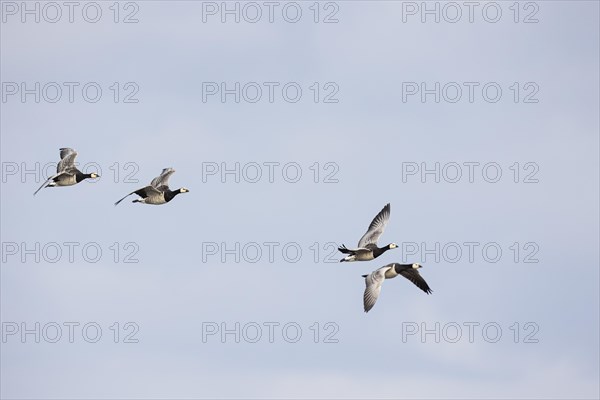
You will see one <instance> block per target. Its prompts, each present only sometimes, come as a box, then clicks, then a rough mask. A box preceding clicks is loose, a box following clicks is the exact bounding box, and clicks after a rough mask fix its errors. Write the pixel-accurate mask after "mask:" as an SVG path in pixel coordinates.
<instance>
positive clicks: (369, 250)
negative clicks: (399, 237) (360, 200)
mask: <svg viewBox="0 0 600 400" xmlns="http://www.w3.org/2000/svg"><path fill="white" fill-rule="evenodd" d="M389 219H390V203H388V204H386V205H385V207H383V209H382V210H381V211H380V212H379V214H377V215H376V216H375V218H373V221H372V222H371V225H369V229H368V230H367V233H365V234H364V235H363V237H362V238H360V240H359V242H358V248H356V249H348V248H347V247H346V245H344V244H343V245H341V246H340V247H338V250H339V251H341V252H342V253H344V254H349V256H346V257H344V258H342V259H341V260H340V262H344V261H369V260H373V259H375V258H377V257H379V256H380V255H382V254H383V253H385V252H386V251H388V250H389V249H395V248H396V247H398V245H397V244H396V243H390V244H388V245H387V246H384V247H377V240H378V239H379V236H381V234H382V233H383V230H384V229H385V226H386V225H387V222H388V220H389Z"/></svg>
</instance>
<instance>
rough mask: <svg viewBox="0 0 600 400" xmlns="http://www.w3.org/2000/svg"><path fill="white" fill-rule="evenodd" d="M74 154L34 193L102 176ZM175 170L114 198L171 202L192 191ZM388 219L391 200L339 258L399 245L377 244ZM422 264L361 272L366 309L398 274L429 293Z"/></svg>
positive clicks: (368, 256) (65, 152)
mask: <svg viewBox="0 0 600 400" xmlns="http://www.w3.org/2000/svg"><path fill="white" fill-rule="evenodd" d="M75 157H77V152H76V151H75V150H73V149H71V148H62V149H60V161H59V162H58V165H57V167H56V174H54V175H52V176H51V177H49V178H48V179H47V180H46V181H45V182H44V183H43V184H42V186H40V187H39V189H38V190H36V191H35V193H33V194H34V195H35V194H36V193H37V192H39V191H40V190H41V189H42V188H45V187H55V186H72V185H76V184H78V183H79V182H82V181H83V180H84V179H95V178H99V177H100V175H98V174H97V173H90V174H84V173H83V172H81V171H80V170H78V169H77V167H75ZM174 172H175V170H174V169H173V168H165V169H163V171H162V172H161V174H160V175H159V176H157V177H156V178H154V179H153V180H152V181H151V182H150V184H149V185H148V186H145V187H143V188H141V189H138V190H134V191H133V192H131V193H129V194H128V195H126V196H124V197H123V198H121V199H120V200H118V201H117V202H115V206H116V205H117V204H119V203H120V202H122V201H123V200H125V199H126V198H127V197H129V196H131V195H132V194H136V195H138V196H139V198H138V199H136V200H133V203H142V204H154V205H159V204H166V203H168V202H169V201H171V200H173V199H174V198H175V196H177V195H178V194H180V193H187V192H189V190H188V189H186V188H184V187H182V188H179V189H177V190H171V189H169V178H170V177H171V175H173V173H174ZM389 219H390V204H389V203H388V204H386V205H385V207H383V209H382V210H381V211H380V212H379V213H378V214H377V215H376V216H375V218H373V221H372V222H371V224H370V225H369V229H367V232H366V233H365V234H364V235H363V236H362V237H361V238H360V240H359V241H358V245H357V247H356V248H355V249H349V248H347V247H346V246H345V245H341V246H340V247H339V248H338V250H339V251H340V252H341V253H343V254H347V256H346V257H344V258H342V259H341V260H340V262H344V261H346V262H350V261H370V260H374V259H376V258H377V257H379V256H380V255H382V254H383V253H385V252H386V251H388V250H390V249H395V248H397V247H398V245H396V244H395V243H390V244H388V245H387V246H384V247H378V246H377V241H378V240H379V237H380V236H381V235H382V234H383V231H384V230H385V227H386V225H387V223H388V221H389ZM419 268H422V266H421V265H420V264H418V263H414V264H399V263H391V264H387V265H385V266H383V267H381V268H378V269H376V270H375V271H373V272H371V273H370V274H368V275H362V277H363V278H365V285H366V288H365V292H364V295H363V303H364V309H365V312H369V311H370V310H371V309H372V308H373V306H374V305H375V302H377V299H378V298H379V294H380V293H381V285H382V284H383V281H385V280H386V279H392V278H395V277H397V276H398V275H402V276H403V277H405V278H406V279H408V280H409V281H411V282H412V283H414V284H415V285H416V286H417V287H418V288H419V289H421V290H422V291H424V292H425V293H427V294H430V293H431V292H432V291H431V289H430V288H429V285H428V284H427V282H425V279H423V277H422V276H421V274H420V273H419Z"/></svg>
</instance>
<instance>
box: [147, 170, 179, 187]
mask: <svg viewBox="0 0 600 400" xmlns="http://www.w3.org/2000/svg"><path fill="white" fill-rule="evenodd" d="M174 173H175V170H174V169H173V168H165V169H163V170H162V172H161V173H160V175H159V176H157V177H156V178H154V179H152V182H150V186H153V187H155V188H157V189H158V188H159V187H161V186H166V187H167V189H168V188H169V178H170V177H171V175H173V174H174ZM161 191H162V190H161Z"/></svg>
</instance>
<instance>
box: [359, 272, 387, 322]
mask: <svg viewBox="0 0 600 400" xmlns="http://www.w3.org/2000/svg"><path fill="white" fill-rule="evenodd" d="M388 268H389V267H387V266H385V267H381V268H379V269H376V270H375V271H373V272H371V273H370V274H369V275H367V276H366V277H365V284H366V288H365V293H364V295H363V303H364V307H365V312H369V311H370V310H371V308H373V306H374V305H375V303H376V302H377V299H378V298H379V293H381V285H382V284H383V281H384V280H385V271H386V270H387V269H388Z"/></svg>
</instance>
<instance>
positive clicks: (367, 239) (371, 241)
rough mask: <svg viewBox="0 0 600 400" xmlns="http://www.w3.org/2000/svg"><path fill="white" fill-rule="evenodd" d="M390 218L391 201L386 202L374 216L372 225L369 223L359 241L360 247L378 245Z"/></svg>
mask: <svg viewBox="0 0 600 400" xmlns="http://www.w3.org/2000/svg"><path fill="white" fill-rule="evenodd" d="M389 219H390V203H388V204H386V205H385V207H383V209H382V210H381V211H380V212H379V214H377V215H376V216H375V218H373V221H371V225H369V229H368V230H367V232H366V233H365V234H364V235H363V237H362V238H360V240H359V242H358V247H359V248H368V247H369V245H377V240H379V237H380V236H381V234H382V233H383V231H384V229H385V226H386V225H387V223H388V220H389Z"/></svg>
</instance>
